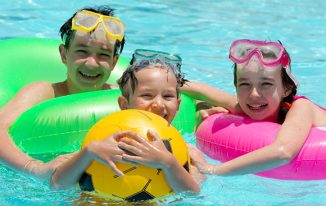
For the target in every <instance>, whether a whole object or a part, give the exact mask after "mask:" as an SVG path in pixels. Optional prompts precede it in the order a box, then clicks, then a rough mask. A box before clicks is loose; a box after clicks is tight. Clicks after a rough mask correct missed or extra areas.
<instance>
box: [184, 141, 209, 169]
mask: <svg viewBox="0 0 326 206" xmlns="http://www.w3.org/2000/svg"><path fill="white" fill-rule="evenodd" d="M187 146H188V151H189V155H190V161H191V164H192V165H194V166H196V167H197V168H198V169H199V170H200V171H201V172H204V171H203V170H205V166H206V165H207V164H208V163H207V161H206V160H205V157H204V155H203V154H202V152H201V151H200V150H199V149H198V148H197V147H195V146H194V145H191V144H187Z"/></svg>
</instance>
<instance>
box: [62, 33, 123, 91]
mask: <svg viewBox="0 0 326 206" xmlns="http://www.w3.org/2000/svg"><path fill="white" fill-rule="evenodd" d="M70 41H71V42H70V47H69V48H68V49H66V48H64V46H63V45H61V46H60V54H61V58H62V62H63V63H64V64H66V66H67V69H68V86H71V87H73V88H70V89H75V90H77V91H79V92H82V91H94V90H100V89H102V87H103V85H104V84H105V83H106V81H107V80H108V78H109V76H110V74H111V71H112V70H113V68H114V66H115V64H116V62H117V59H118V55H116V56H115V55H114V47H115V40H114V39H98V38H96V36H94V34H93V33H88V32H84V31H76V33H75V35H74V37H73V38H72V39H71V40H70Z"/></svg>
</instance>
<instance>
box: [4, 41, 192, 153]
mask: <svg viewBox="0 0 326 206" xmlns="http://www.w3.org/2000/svg"><path fill="white" fill-rule="evenodd" d="M59 44H60V42H58V41H56V40H51V39H25V38H24V39H9V40H1V41H0V52H1V54H2V55H1V56H0V68H1V70H3V71H2V75H1V77H0V80H1V83H0V106H3V105H4V104H5V103H6V102H8V101H9V100H10V99H11V98H12V97H13V96H14V95H15V94H16V92H17V91H19V90H20V89H21V88H22V87H23V86H25V85H26V84H28V83H30V82H35V81H50V82H57V81H62V80H64V79H65V73H66V68H65V66H64V65H63V64H62V63H61V59H60V56H59V52H58V46H59ZM128 64H129V59H128V58H125V57H120V58H119V61H118V63H117V65H116V67H115V69H114V72H113V73H112V74H111V76H110V79H109V82H110V83H115V82H116V80H117V79H118V78H119V77H120V75H121V74H122V72H123V71H124V70H125V68H126V67H127V66H128ZM5 77H10V79H8V78H5ZM1 78H2V79H1ZM120 94H121V93H120V91H119V90H106V91H97V92H86V93H81V94H74V95H68V96H64V97H58V98H55V99H52V100H49V101H46V102H43V103H41V104H39V105H37V106H35V107H33V108H31V109H29V110H27V111H26V112H24V113H23V114H22V115H21V116H20V117H19V118H18V119H17V120H16V122H15V123H14V125H13V126H12V127H11V128H10V134H11V136H12V137H13V140H14V141H15V143H16V144H17V145H18V146H19V147H20V148H21V149H22V150H23V151H25V152H27V153H28V154H30V155H43V154H47V155H49V154H50V155H51V154H62V153H70V152H74V151H76V150H78V149H79V148H80V146H81V143H82V141H83V138H84V137H85V136H86V133H87V132H88V130H89V129H90V128H91V127H92V126H93V125H94V124H95V123H96V122H97V121H99V120H100V119H101V118H103V117H105V116H106V115H108V114H110V113H112V112H115V111H117V110H119V106H118V103H117V97H118V96H119V95H120ZM181 98H182V101H181V105H180V109H179V112H178V114H177V115H176V117H175V119H174V121H173V122H172V124H173V125H174V126H175V127H176V128H177V129H178V130H179V131H180V132H181V133H182V134H184V133H192V132H193V128H194V124H195V105H194V102H193V99H191V98H190V97H188V96H186V95H184V94H182V96H181Z"/></svg>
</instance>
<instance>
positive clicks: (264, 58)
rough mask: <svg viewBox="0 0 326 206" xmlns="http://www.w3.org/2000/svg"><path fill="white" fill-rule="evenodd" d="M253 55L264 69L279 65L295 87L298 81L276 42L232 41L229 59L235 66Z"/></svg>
mask: <svg viewBox="0 0 326 206" xmlns="http://www.w3.org/2000/svg"><path fill="white" fill-rule="evenodd" d="M254 55H256V56H257V57H258V59H259V61H260V62H261V63H262V64H263V65H264V66H266V67H273V66H278V65H280V64H281V65H282V66H283V67H284V68H285V70H286V73H287V74H288V76H289V77H290V78H291V79H292V81H293V82H294V83H295V84H296V85H297V84H298V81H297V80H296V78H295V77H294V76H293V75H292V73H291V68H290V58H289V56H288V55H287V53H286V51H285V48H284V47H283V46H282V45H281V44H279V43H277V42H265V41H257V40H248V39H239V40H236V41H234V42H233V43H232V45H231V47H230V54H229V57H230V59H231V60H232V61H233V62H234V63H236V64H242V63H245V62H247V61H249V60H250V59H251V58H252V57H253V56H254Z"/></svg>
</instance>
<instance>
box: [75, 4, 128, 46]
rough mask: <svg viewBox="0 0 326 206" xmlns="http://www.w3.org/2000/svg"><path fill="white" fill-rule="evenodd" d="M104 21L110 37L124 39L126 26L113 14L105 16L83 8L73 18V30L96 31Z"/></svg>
mask: <svg viewBox="0 0 326 206" xmlns="http://www.w3.org/2000/svg"><path fill="white" fill-rule="evenodd" d="M100 23H102V25H103V27H104V29H105V32H106V35H107V36H108V37H111V38H114V39H117V40H119V41H120V42H121V41H122V39H123V36H124V32H125V26H124V24H123V22H122V21H121V20H120V19H119V18H117V17H113V16H105V15H102V14H98V13H95V12H92V11H87V10H82V11H80V12H78V13H77V14H76V15H75V16H74V18H73V19H72V28H71V29H72V30H82V31H86V32H91V31H94V30H95V29H96V28H97V27H98V25H99V24H100Z"/></svg>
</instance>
